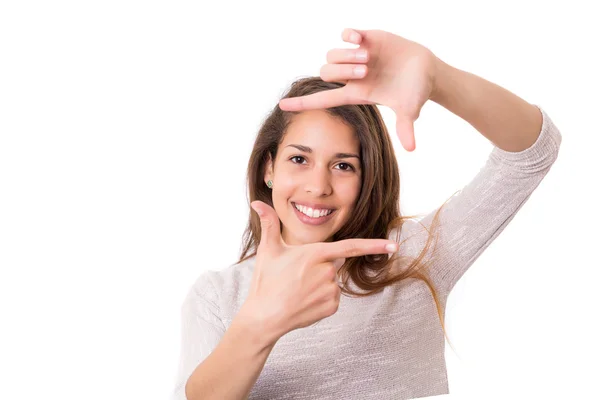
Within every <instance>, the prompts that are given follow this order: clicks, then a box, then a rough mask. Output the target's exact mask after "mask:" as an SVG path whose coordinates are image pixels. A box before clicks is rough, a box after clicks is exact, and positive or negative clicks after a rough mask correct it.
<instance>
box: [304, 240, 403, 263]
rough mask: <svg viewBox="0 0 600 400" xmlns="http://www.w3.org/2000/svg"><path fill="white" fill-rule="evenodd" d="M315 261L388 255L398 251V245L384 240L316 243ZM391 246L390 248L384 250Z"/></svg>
mask: <svg viewBox="0 0 600 400" xmlns="http://www.w3.org/2000/svg"><path fill="white" fill-rule="evenodd" d="M317 245H318V248H317V249H315V250H316V251H315V252H314V257H315V260H316V261H321V262H322V261H332V260H335V259H336V258H348V257H360V256H364V255H367V254H389V253H393V252H396V251H398V243H396V242H394V241H391V240H386V239H345V240H340V241H338V242H333V243H331V242H325V243H318V244H317ZM388 245H391V246H392V247H390V248H386V246H388Z"/></svg>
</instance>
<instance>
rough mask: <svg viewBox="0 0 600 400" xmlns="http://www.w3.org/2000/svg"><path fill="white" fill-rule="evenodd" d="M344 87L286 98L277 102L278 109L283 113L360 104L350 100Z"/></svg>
mask: <svg viewBox="0 0 600 400" xmlns="http://www.w3.org/2000/svg"><path fill="white" fill-rule="evenodd" d="M344 88H345V86H344V87H341V88H337V89H330V90H324V91H322V92H317V93H313V94H309V95H306V96H300V97H288V98H286V99H281V100H280V101H279V107H280V108H281V109H282V110H284V111H303V110H314V109H317V108H331V107H337V106H341V105H344V104H362V102H360V101H358V100H357V99H352V98H350V97H349V96H348V95H347V94H346V91H345V90H344Z"/></svg>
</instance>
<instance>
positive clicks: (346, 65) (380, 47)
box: [279, 29, 439, 151]
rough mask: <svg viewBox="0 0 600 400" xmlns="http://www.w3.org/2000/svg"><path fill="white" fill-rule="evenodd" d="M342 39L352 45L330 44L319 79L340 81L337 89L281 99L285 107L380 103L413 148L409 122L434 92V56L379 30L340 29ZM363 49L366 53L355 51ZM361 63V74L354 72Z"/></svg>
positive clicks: (403, 140)
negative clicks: (353, 46) (334, 46)
mask: <svg viewBox="0 0 600 400" xmlns="http://www.w3.org/2000/svg"><path fill="white" fill-rule="evenodd" d="M342 39H343V40H344V41H346V42H349V43H354V44H358V45H360V47H359V48H358V49H332V50H330V51H329V52H328V53H327V63H328V64H326V65H324V66H323V67H322V68H321V79H323V80H324V81H327V82H340V83H345V86H344V87H341V88H339V89H332V90H327V91H323V92H319V93H314V94H311V95H307V96H301V97H292V98H287V99H282V100H281V101H280V102H279V107H280V108H281V109H282V110H285V111H302V110H310V109H317V108H330V107H337V106H341V105H344V104H380V105H385V106H388V107H390V108H391V109H392V110H393V111H394V113H395V114H396V132H397V135H398V138H399V139H400V143H401V144H402V146H403V147H404V148H405V149H406V150H407V151H413V150H414V149H415V147H416V146H415V136H414V126H413V124H414V122H415V121H416V120H417V118H419V114H420V113H421V108H422V107H423V105H424V104H425V102H426V101H427V100H428V99H430V98H431V97H432V94H433V93H434V91H435V83H436V82H435V78H436V68H437V65H438V62H439V60H438V58H437V57H436V56H435V55H434V54H433V52H431V51H430V50H429V49H428V48H426V47H424V46H422V45H420V44H418V43H416V42H413V41H410V40H407V39H405V38H402V37H400V36H397V35H394V34H392V33H389V32H385V31H381V30H367V31H362V30H357V29H344V31H343V32H342ZM361 51H366V54H367V58H366V59H361V58H358V57H357V55H358V54H359V53H360V52H361ZM362 66H364V67H365V68H364V70H365V72H364V73H363V74H360V73H359V74H358V75H357V74H355V73H356V72H357V70H358V69H359V68H360V67H362Z"/></svg>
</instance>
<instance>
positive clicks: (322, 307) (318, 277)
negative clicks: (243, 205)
mask: <svg viewBox="0 0 600 400" xmlns="http://www.w3.org/2000/svg"><path fill="white" fill-rule="evenodd" d="M251 206H252V208H253V209H254V210H255V211H256V212H257V213H258V215H259V217H260V223H261V238H260V243H259V246H258V249H257V255H256V263H255V266H254V271H253V275H252V282H251V284H250V289H249V292H248V297H247V298H246V300H245V303H244V304H243V306H242V308H241V310H240V314H241V315H242V317H243V318H244V319H246V318H249V319H250V321H252V322H254V323H257V324H259V326H260V328H261V329H263V331H262V332H263V334H264V335H266V336H267V337H268V338H269V341H270V342H271V343H275V342H276V341H277V340H279V338H281V337H282V336H283V335H285V334H286V333H288V332H290V331H293V330H295V329H298V328H304V327H307V326H309V325H312V324H314V323H315V322H317V321H319V320H321V319H323V318H326V317H329V316H331V315H333V314H335V313H336V312H337V310H338V306H339V303H340V295H341V289H340V288H339V286H338V282H337V271H338V270H339V268H340V267H341V266H342V265H343V264H344V261H345V258H347V257H358V256H363V255H366V254H389V253H392V252H394V251H396V250H397V249H398V244H397V243H396V242H394V241H391V240H387V239H347V240H341V241H338V242H328V243H324V242H319V243H310V244H305V245H300V246H291V245H286V244H285V243H284V241H283V239H282V238H281V233H280V232H281V230H280V223H279V218H278V216H277V213H276V212H275V210H274V209H273V208H271V207H270V206H269V205H267V204H265V203H263V202H261V201H254V202H253V203H252V204H251ZM389 244H392V245H394V246H396V247H395V249H396V250H388V249H386V248H385V246H386V245H389Z"/></svg>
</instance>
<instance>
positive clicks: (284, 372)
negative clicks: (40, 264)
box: [172, 106, 562, 400]
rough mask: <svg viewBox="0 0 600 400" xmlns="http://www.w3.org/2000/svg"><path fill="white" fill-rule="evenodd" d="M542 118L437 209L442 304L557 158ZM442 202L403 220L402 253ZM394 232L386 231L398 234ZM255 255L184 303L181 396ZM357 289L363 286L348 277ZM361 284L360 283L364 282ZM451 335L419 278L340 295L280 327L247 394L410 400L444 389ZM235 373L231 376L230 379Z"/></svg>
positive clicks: (436, 277) (203, 283)
mask: <svg viewBox="0 0 600 400" xmlns="http://www.w3.org/2000/svg"><path fill="white" fill-rule="evenodd" d="M537 107H538V108H539V109H540V111H541V113H542V115H543V123H542V128H541V132H540V135H539V137H538V138H537V140H536V142H535V143H534V144H533V145H532V146H531V147H529V148H528V149H525V150H523V151H520V152H507V151H504V150H502V149H500V148H498V147H495V146H494V148H493V149H492V151H491V153H490V155H489V157H488V159H487V161H486V163H485V164H484V166H483V168H481V169H480V171H479V173H478V174H477V175H475V177H474V178H473V180H472V181H471V182H469V184H467V185H466V186H465V187H464V188H463V189H462V190H461V191H459V192H458V193H457V194H455V195H454V196H452V197H451V199H450V200H449V201H448V202H447V203H446V204H445V205H444V207H443V208H442V212H441V213H440V216H439V218H440V219H439V222H440V224H439V226H438V227H437V230H439V239H438V241H437V245H436V252H437V255H436V257H435V262H433V263H432V264H431V265H430V267H429V268H430V269H429V271H430V273H429V277H430V278H431V280H432V283H433V284H434V286H435V288H436V290H437V291H438V295H439V300H440V302H441V306H442V309H445V306H446V300H447V298H448V295H449V294H450V292H451V290H452V288H453V287H454V286H455V284H456V282H457V281H458V280H459V279H460V278H461V277H462V276H463V274H464V273H465V271H466V270H467V269H468V268H469V267H470V266H471V265H472V264H473V263H474V262H475V260H477V258H478V257H479V255H480V254H481V253H482V252H483V251H484V250H485V249H486V248H487V247H488V246H489V245H490V243H491V242H492V241H493V240H494V239H495V238H496V237H498V235H499V234H500V233H501V232H502V231H503V229H504V228H505V227H506V225H507V224H508V223H509V222H510V221H511V220H512V219H513V218H514V216H515V215H516V213H517V212H518V211H519V209H520V208H521V207H522V206H523V204H524V203H525V202H526V201H527V199H528V198H529V197H530V195H531V194H532V192H533V191H534V190H535V189H536V188H537V187H538V185H539V184H540V182H541V181H542V179H543V178H544V176H546V174H547V173H548V171H549V170H550V167H551V166H552V164H553V163H554V161H555V160H556V158H557V157H558V151H559V148H560V143H561V140H562V139H561V134H560V132H559V130H558V129H557V128H556V126H555V125H554V124H553V122H552V121H551V120H550V118H549V117H548V115H547V114H546V112H544V110H542V109H541V108H540V107H539V106H537ZM435 211H437V209H436V210H433V211H432V212H431V213H430V214H428V215H427V216H425V217H424V218H422V219H421V220H420V223H419V222H417V221H415V220H409V221H407V222H406V223H405V224H404V225H403V227H402V229H401V232H400V235H399V238H400V240H404V239H406V238H409V239H408V240H407V241H406V242H405V243H404V244H403V245H402V246H400V249H399V251H400V252H403V253H404V254H406V255H408V256H411V257H415V256H417V255H418V253H419V252H420V251H421V250H422V248H423V246H424V244H425V242H426V240H427V238H428V233H427V231H426V230H425V228H424V227H423V226H422V225H421V224H423V225H425V226H426V227H428V228H429V227H430V224H431V222H432V219H433V215H434V213H435ZM437 230H436V232H437ZM397 233H398V232H395V233H393V234H392V235H390V238H391V239H394V240H397ZM254 264H255V257H252V258H250V259H248V260H246V261H244V262H242V263H240V264H238V265H231V266H229V267H226V268H224V269H222V270H217V271H213V270H211V271H206V272H204V273H202V274H201V275H200V276H199V277H198V279H197V280H196V282H195V283H194V284H193V286H192V287H191V289H190V291H189V293H188V295H187V297H186V298H185V300H184V302H183V305H182V308H181V318H182V331H181V334H182V337H181V340H182V341H181V355H180V364H179V370H178V377H177V381H176V383H175V389H174V392H173V397H172V398H173V399H175V400H184V399H185V390H184V388H185V384H186V382H187V379H188V378H189V376H190V375H191V374H192V372H193V371H194V369H195V368H196V366H197V365H198V364H199V363H201V362H202V361H203V360H204V359H205V358H206V357H207V356H208V355H209V354H210V353H211V352H212V351H213V350H214V348H215V347H216V346H217V345H218V343H219V341H220V339H221V337H222V336H223V334H224V333H225V331H226V330H227V328H228V327H229V326H230V324H231V322H232V319H233V318H234V317H235V316H236V314H237V313H238V311H239V310H240V308H241V306H242V305H243V303H244V301H245V299H246V297H247V294H248V290H249V286H250V281H251V278H252V272H253V267H254ZM351 287H352V288H353V289H355V290H358V288H357V287H356V286H354V285H353V284H352V282H351ZM358 291H360V290H358ZM444 351H445V337H444V335H443V331H442V327H441V325H440V321H439V317H438V313H437V309H436V306H435V302H434V300H433V296H432V295H431V292H430V290H429V288H428V287H427V285H426V284H425V283H424V282H423V281H421V280H419V279H413V278H411V279H406V280H403V281H401V282H399V283H396V284H394V285H391V286H388V287H386V288H385V289H384V290H383V291H382V292H380V293H378V294H376V295H373V296H370V297H366V298H353V297H349V296H345V295H342V296H341V298H340V304H339V308H338V311H337V312H336V313H335V314H333V315H332V316H330V317H328V318H325V319H323V320H321V321H319V322H318V323H317V324H314V325H313V326H310V327H307V328H303V329H296V330H294V331H292V332H289V333H288V334H286V335H284V336H283V337H282V338H281V339H280V340H279V341H278V342H277V344H276V345H275V347H274V348H273V351H272V352H271V354H270V355H269V358H268V359H267V362H266V364H265V366H264V368H263V370H262V372H261V374H260V376H259V378H258V380H257V382H256V384H255V385H254V387H253V388H252V391H251V393H250V397H249V398H250V399H265V400H266V399H268V400H283V399H307V400H308V399H311V400H326V399H377V400H382V399H396V400H398V399H413V398H419V397H426V396H434V395H441V394H447V393H449V391H448V379H447V373H446V362H445V356H444ZM231 379H232V380H235V377H233V376H232V377H231Z"/></svg>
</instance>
